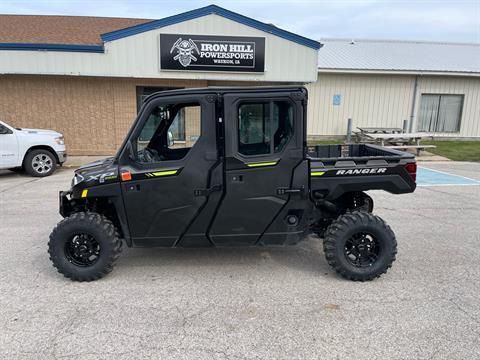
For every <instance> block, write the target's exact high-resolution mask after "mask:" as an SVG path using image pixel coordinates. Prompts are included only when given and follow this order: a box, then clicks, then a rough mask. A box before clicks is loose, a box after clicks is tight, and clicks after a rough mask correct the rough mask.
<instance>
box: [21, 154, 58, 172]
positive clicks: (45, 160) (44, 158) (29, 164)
mask: <svg viewBox="0 0 480 360" xmlns="http://www.w3.org/2000/svg"><path fill="white" fill-rule="evenodd" d="M23 167H24V168H25V171H26V172H27V173H29V174H30V175H31V176H36V177H44V176H48V175H51V174H52V173H53V172H54V171H55V169H56V167H57V159H56V158H55V155H53V154H52V153H51V152H50V151H48V150H44V149H37V150H32V151H30V152H28V153H27V155H25V160H24V161H23Z"/></svg>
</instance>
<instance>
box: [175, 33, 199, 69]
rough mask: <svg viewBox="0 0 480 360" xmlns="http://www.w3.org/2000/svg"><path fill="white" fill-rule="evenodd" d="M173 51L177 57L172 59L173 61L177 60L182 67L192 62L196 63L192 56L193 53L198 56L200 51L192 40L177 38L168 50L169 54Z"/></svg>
mask: <svg viewBox="0 0 480 360" xmlns="http://www.w3.org/2000/svg"><path fill="white" fill-rule="evenodd" d="M174 51H176V52H177V55H175V56H174V57H173V60H178V61H179V62H180V64H182V66H183V67H187V66H188V65H190V63H191V62H192V60H193V61H197V58H196V57H195V55H193V53H194V52H195V51H196V53H197V55H200V51H199V50H198V47H197V45H195V43H194V42H193V40H192V39H188V40H183V39H182V38H178V39H177V41H175V44H173V46H172V48H171V49H170V54H172V53H173V52H174Z"/></svg>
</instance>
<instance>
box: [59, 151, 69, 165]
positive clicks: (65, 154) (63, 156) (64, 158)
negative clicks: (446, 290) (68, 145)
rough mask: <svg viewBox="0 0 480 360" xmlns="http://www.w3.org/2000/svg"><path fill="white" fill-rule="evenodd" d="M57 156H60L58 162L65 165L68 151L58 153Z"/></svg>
mask: <svg viewBox="0 0 480 360" xmlns="http://www.w3.org/2000/svg"><path fill="white" fill-rule="evenodd" d="M57 156H58V162H59V163H60V164H63V163H64V162H65V161H67V152H66V151H57Z"/></svg>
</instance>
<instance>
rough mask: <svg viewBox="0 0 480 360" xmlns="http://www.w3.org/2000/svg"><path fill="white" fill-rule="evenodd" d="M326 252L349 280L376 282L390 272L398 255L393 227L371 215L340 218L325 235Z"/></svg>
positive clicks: (328, 258)
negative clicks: (375, 279)
mask: <svg viewBox="0 0 480 360" xmlns="http://www.w3.org/2000/svg"><path fill="white" fill-rule="evenodd" d="M323 249H324V252H325V257H326V258H327V261H328V263H329V264H330V265H331V266H332V267H333V268H334V269H335V271H336V272H338V273H339V274H340V275H341V276H343V277H344V278H346V279H349V280H354V281H366V280H372V279H374V278H376V277H379V276H380V275H382V274H384V273H386V272H387V270H388V268H390V267H391V266H392V263H393V262H394V261H395V256H396V254H397V241H396V239H395V234H394V233H393V231H392V229H390V226H388V225H387V224H386V223H385V221H383V220H382V219H381V218H380V217H378V216H376V215H373V214H370V213H367V212H353V213H348V214H345V215H342V216H340V217H339V218H338V219H337V220H335V221H334V222H333V223H332V224H330V226H329V227H328V228H327V230H326V231H325V239H324V241H323Z"/></svg>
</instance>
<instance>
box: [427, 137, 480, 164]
mask: <svg viewBox="0 0 480 360" xmlns="http://www.w3.org/2000/svg"><path fill="white" fill-rule="evenodd" d="M423 144H424V145H435V146H436V148H434V149H427V151H428V152H431V153H434V154H437V155H440V156H444V157H446V158H449V159H451V160H456V161H480V141H453V140H452V141H450V140H448V141H447V140H446V141H422V145H423Z"/></svg>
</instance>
